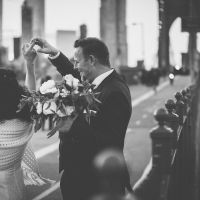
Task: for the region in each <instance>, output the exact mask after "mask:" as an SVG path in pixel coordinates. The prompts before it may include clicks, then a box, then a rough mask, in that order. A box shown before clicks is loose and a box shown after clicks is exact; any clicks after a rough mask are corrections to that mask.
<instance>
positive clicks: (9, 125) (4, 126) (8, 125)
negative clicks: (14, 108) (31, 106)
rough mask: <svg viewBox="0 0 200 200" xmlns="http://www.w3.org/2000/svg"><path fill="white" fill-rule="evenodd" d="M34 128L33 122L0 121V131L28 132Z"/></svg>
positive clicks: (18, 120)
mask: <svg viewBox="0 0 200 200" xmlns="http://www.w3.org/2000/svg"><path fill="white" fill-rule="evenodd" d="M31 127H32V122H29V121H24V120H21V119H9V120H4V121H0V130H16V131H17V130H28V129H30V128H31Z"/></svg>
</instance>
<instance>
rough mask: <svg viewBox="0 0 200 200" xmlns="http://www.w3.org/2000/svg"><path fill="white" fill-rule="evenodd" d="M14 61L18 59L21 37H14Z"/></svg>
mask: <svg viewBox="0 0 200 200" xmlns="http://www.w3.org/2000/svg"><path fill="white" fill-rule="evenodd" d="M13 43H14V60H16V59H18V58H19V57H20V54H21V37H14V38H13Z"/></svg>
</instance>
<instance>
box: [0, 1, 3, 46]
mask: <svg viewBox="0 0 200 200" xmlns="http://www.w3.org/2000/svg"><path fill="white" fill-rule="evenodd" d="M2 18H3V0H0V46H2V39H3V36H2V35H3V23H2V21H3V20H2Z"/></svg>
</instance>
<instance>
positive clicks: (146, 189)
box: [133, 159, 161, 200]
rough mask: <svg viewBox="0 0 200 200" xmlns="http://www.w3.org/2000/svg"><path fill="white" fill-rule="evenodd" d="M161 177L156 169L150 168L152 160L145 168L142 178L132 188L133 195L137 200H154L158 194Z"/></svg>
mask: <svg viewBox="0 0 200 200" xmlns="http://www.w3.org/2000/svg"><path fill="white" fill-rule="evenodd" d="M160 181H161V176H160V174H159V171H158V169H157V168H155V167H153V166H152V159H151V160H150V162H149V163H148V165H147V166H146V168H145V170H144V172H143V174H142V176H141V177H140V179H139V180H138V181H137V182H136V184H135V185H134V187H133V193H134V194H135V195H136V196H137V197H138V199H139V200H156V199H158V198H159V194H160V183H161V182H160Z"/></svg>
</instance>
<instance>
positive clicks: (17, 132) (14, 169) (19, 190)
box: [0, 119, 48, 200]
mask: <svg viewBox="0 0 200 200" xmlns="http://www.w3.org/2000/svg"><path fill="white" fill-rule="evenodd" d="M32 135H33V131H32V124H31V123H28V122H24V121H21V120H18V119H13V120H7V121H5V122H1V123H0V200H26V191H25V185H43V184H45V180H46V179H44V178H42V177H41V176H40V174H39V170H38V166H37V161H36V158H35V155H34V153H33V151H32V150H31V148H30V146H29V145H28V142H29V140H30V139H31V137H32ZM47 181H48V180H47Z"/></svg>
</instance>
